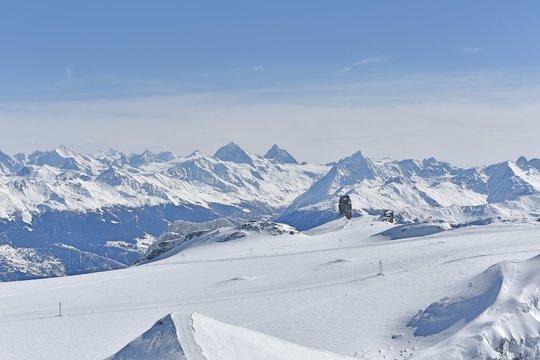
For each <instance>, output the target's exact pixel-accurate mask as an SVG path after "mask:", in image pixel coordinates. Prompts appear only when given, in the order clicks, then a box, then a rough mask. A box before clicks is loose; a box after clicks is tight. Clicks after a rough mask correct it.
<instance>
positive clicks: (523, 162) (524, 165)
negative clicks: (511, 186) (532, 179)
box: [516, 156, 529, 170]
mask: <svg viewBox="0 0 540 360" xmlns="http://www.w3.org/2000/svg"><path fill="white" fill-rule="evenodd" d="M516 165H517V166H518V167H519V168H520V169H521V170H527V169H528V168H529V161H528V160H527V158H526V157H525V156H520V157H519V158H518V159H517V160H516Z"/></svg>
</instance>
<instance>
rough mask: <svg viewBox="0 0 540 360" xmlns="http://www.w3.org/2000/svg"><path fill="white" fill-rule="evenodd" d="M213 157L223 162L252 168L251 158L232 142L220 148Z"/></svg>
mask: <svg viewBox="0 0 540 360" xmlns="http://www.w3.org/2000/svg"><path fill="white" fill-rule="evenodd" d="M214 157H215V158H216V159H219V160H223V161H230V162H234V163H237V164H249V165H251V166H254V165H253V159H252V158H251V156H249V154H248V153H247V152H246V151H245V150H244V149H242V148H241V147H240V146H238V145H237V144H235V143H234V142H230V143H228V144H227V145H225V146H222V147H220V148H219V149H218V150H217V151H216V153H215V154H214Z"/></svg>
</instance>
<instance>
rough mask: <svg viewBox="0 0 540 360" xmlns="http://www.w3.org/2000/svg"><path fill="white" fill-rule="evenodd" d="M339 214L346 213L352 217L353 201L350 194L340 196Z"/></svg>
mask: <svg viewBox="0 0 540 360" xmlns="http://www.w3.org/2000/svg"><path fill="white" fill-rule="evenodd" d="M339 215H345V217H346V218H347V219H349V220H350V219H352V201H351V198H350V197H349V195H343V196H340V197H339Z"/></svg>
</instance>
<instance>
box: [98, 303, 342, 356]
mask: <svg viewBox="0 0 540 360" xmlns="http://www.w3.org/2000/svg"><path fill="white" fill-rule="evenodd" d="M143 359H144V360H146V359H161V360H253V359H258V360H270V359H272V360H293V359H312V360H318V359H320V360H323V359H324V360H333V359H336V360H337V359H350V358H347V357H343V356H339V355H335V354H332V353H329V352H324V351H319V350H315V349H310V348H307V347H303V346H300V345H297V344H294V343H290V342H287V341H285V340H281V339H278V338H275V337H272V336H269V335H266V334H262V333H259V332H255V331H252V330H248V329H245V328H241V327H238V326H233V325H229V324H225V323H222V322H220V321H217V320H214V319H211V318H209V317H206V316H204V315H200V314H197V313H194V314H192V315H183V314H177V313H172V314H170V315H167V316H165V317H164V318H163V319H161V320H159V321H158V322H156V323H155V324H154V326H152V327H151V328H150V329H149V330H148V331H146V332H145V333H144V334H143V335H141V336H139V337H138V338H136V339H135V340H133V341H132V342H131V343H129V344H128V345H127V346H126V347H124V348H123V349H122V350H120V351H119V352H118V353H116V354H115V355H113V356H111V357H109V358H108V359H107V360H143Z"/></svg>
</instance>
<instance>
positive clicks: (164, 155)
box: [156, 151, 176, 162]
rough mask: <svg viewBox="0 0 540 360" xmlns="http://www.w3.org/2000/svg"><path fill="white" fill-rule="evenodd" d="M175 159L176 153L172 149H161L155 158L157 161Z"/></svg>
mask: <svg viewBox="0 0 540 360" xmlns="http://www.w3.org/2000/svg"><path fill="white" fill-rule="evenodd" d="M174 159H176V154H175V153H173V152H172V151H162V152H160V153H159V154H157V156H156V160H157V161H159V162H169V161H173V160H174Z"/></svg>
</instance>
